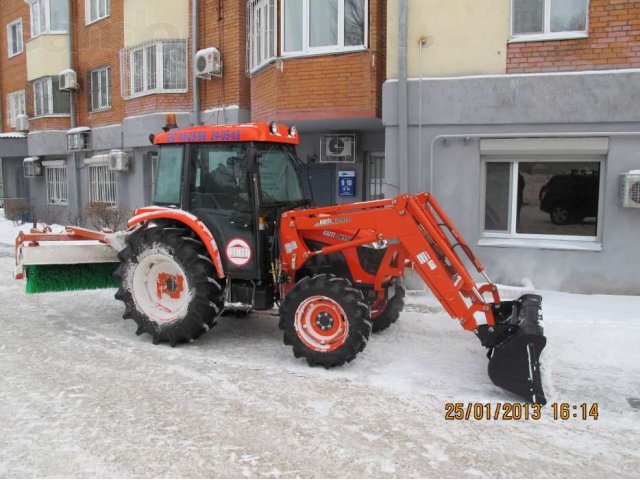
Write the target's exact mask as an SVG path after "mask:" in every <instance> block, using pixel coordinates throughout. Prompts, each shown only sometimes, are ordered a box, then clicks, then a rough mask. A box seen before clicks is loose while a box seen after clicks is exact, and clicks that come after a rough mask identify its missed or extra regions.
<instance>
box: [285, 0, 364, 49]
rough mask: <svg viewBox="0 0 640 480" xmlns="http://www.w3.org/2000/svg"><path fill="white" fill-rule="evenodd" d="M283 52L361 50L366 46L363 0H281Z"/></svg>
mask: <svg viewBox="0 0 640 480" xmlns="http://www.w3.org/2000/svg"><path fill="white" fill-rule="evenodd" d="M282 5H283V9H282V54H283V55H306V54H314V53H334V52H342V51H349V50H360V49H363V48H364V47H366V46H367V29H368V15H369V12H368V2H367V1H365V0H283V3H282Z"/></svg>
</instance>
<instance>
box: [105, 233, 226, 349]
mask: <svg viewBox="0 0 640 480" xmlns="http://www.w3.org/2000/svg"><path fill="white" fill-rule="evenodd" d="M119 258H120V262H121V263H120V266H119V267H118V268H117V270H116V271H115V272H114V277H115V278H116V279H117V280H118V281H119V284H120V288H119V289H118V292H117V293H116V299H118V300H121V301H122V302H124V304H125V312H124V315H123V318H125V319H132V320H134V321H135V322H136V324H137V325H138V330H137V331H136V333H137V334H138V335H141V334H143V333H148V334H150V335H151V336H152V337H153V343H155V344H157V343H160V342H169V343H170V344H171V346H175V345H176V344H177V343H182V342H188V341H191V340H195V339H196V338H198V337H199V336H201V335H202V334H203V333H205V332H206V331H207V330H208V329H210V328H212V327H213V326H214V325H215V319H216V317H217V315H218V312H219V311H220V309H221V307H222V304H223V301H224V300H223V292H222V288H221V284H220V282H219V280H218V279H217V278H216V276H215V269H214V266H213V262H212V261H211V259H210V258H209V257H208V256H206V250H205V248H204V245H203V244H202V242H200V241H199V240H198V239H197V238H195V237H194V236H193V235H192V232H191V231H190V230H188V229H184V228H165V227H149V228H146V229H144V230H141V231H138V232H135V233H134V234H132V235H131V236H130V237H129V238H128V239H127V247H126V248H125V249H124V250H122V252H120V254H119Z"/></svg>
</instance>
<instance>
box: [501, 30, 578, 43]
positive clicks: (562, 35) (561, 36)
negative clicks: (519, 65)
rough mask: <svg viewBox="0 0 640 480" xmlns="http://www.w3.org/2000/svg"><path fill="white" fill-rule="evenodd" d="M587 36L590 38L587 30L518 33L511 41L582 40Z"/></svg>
mask: <svg viewBox="0 0 640 480" xmlns="http://www.w3.org/2000/svg"><path fill="white" fill-rule="evenodd" d="M585 38H589V34H588V33H587V32H555V33H536V34H531V35H517V36H514V37H511V39H510V40H509V43H523V42H549V41H552V40H581V39H585Z"/></svg>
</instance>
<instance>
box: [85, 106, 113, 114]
mask: <svg viewBox="0 0 640 480" xmlns="http://www.w3.org/2000/svg"><path fill="white" fill-rule="evenodd" d="M109 110H111V105H109V106H108V107H100V108H96V109H92V110H91V111H90V112H89V113H101V112H108V111H109Z"/></svg>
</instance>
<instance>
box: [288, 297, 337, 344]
mask: <svg viewBox="0 0 640 480" xmlns="http://www.w3.org/2000/svg"><path fill="white" fill-rule="evenodd" d="M294 325H295V329H296V333H297V334H298V338H299V339H300V340H301V341H302V343H304V344H305V345H306V346H307V347H309V348H310V349H311V350H314V351H316V352H332V351H334V350H337V349H338V348H340V347H341V346H342V345H344V343H345V342H346V340H347V337H348V336H349V321H348V320H347V315H346V313H345V312H344V310H343V309H342V307H341V306H340V304H339V303H338V302H336V301H335V300H333V299H331V298H329V297H324V296H320V295H317V296H313V297H309V298H307V299H305V300H304V301H303V302H302V303H300V305H299V306H298V309H297V310H296V314H295V322H294Z"/></svg>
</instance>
